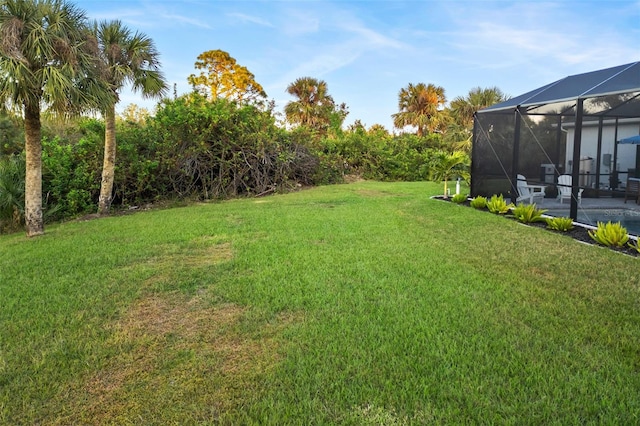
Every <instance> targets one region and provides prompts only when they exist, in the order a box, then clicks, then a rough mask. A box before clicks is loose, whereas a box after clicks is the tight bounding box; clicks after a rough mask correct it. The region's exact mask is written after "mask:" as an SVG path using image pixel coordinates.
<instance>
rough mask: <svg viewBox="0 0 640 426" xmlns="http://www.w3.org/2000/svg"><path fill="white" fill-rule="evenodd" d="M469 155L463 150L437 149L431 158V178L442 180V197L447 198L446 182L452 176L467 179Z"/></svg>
mask: <svg viewBox="0 0 640 426" xmlns="http://www.w3.org/2000/svg"><path fill="white" fill-rule="evenodd" d="M469 163H470V160H469V155H468V154H467V153H466V152H463V151H454V152H453V153H448V152H446V151H438V152H436V153H435V154H434V155H433V157H432V158H431V162H430V165H429V170H430V174H431V180H434V181H440V182H444V197H445V198H448V197H449V194H447V192H448V191H447V183H448V182H449V180H451V178H453V177H454V176H460V177H461V178H462V179H464V180H469Z"/></svg>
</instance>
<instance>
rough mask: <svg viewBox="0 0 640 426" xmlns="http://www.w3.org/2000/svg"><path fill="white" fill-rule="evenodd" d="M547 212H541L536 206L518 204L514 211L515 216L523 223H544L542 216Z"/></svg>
mask: <svg viewBox="0 0 640 426" xmlns="http://www.w3.org/2000/svg"><path fill="white" fill-rule="evenodd" d="M545 212H546V210H541V209H539V208H537V207H536V205H535V204H522V203H520V204H518V206H517V207H516V208H514V209H513V211H512V213H513V215H514V216H515V217H516V218H517V219H518V220H519V221H520V222H522V223H533V222H542V221H543V220H544V218H543V217H542V215H543V214H544V213H545Z"/></svg>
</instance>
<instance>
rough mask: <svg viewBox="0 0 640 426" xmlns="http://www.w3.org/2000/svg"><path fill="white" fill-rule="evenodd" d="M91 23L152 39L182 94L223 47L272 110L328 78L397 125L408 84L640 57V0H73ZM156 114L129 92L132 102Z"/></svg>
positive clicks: (529, 85) (456, 83)
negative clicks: (206, 56)
mask: <svg viewBox="0 0 640 426" xmlns="http://www.w3.org/2000/svg"><path fill="white" fill-rule="evenodd" d="M70 1H71V2H72V3H74V4H75V5H76V6H78V7H79V8H80V9H83V10H84V11H85V12H86V14H87V16H88V18H89V19H91V20H114V19H119V20H121V21H122V22H123V23H124V24H125V25H126V26H127V27H128V28H130V29H131V30H132V31H139V32H141V33H144V34H146V35H147V36H149V37H151V38H152V39H153V40H154V42H155V44H156V47H157V49H158V50H159V52H160V55H161V56H160V61H161V64H162V71H163V72H164V74H165V77H166V79H167V81H168V82H169V85H170V86H171V90H170V94H171V93H172V92H173V87H174V84H175V87H176V89H177V92H178V94H179V95H180V94H183V93H188V92H189V91H190V90H191V87H190V85H189V84H188V82H187V77H188V76H189V75H190V74H194V73H196V70H195V68H194V63H195V61H196V59H197V56H198V55H199V54H201V53H203V52H205V51H208V50H216V49H221V50H224V51H226V52H228V53H229V54H230V55H231V56H232V57H234V58H235V59H236V60H237V62H238V63H239V64H240V65H243V66H245V67H247V68H248V69H249V71H250V72H252V73H253V74H254V75H255V80H256V81H257V82H258V83H259V84H261V85H262V87H263V88H264V89H265V91H266V93H267V96H268V99H269V100H273V101H275V103H276V111H279V112H282V111H283V108H284V105H285V104H286V103H287V102H289V101H292V100H294V99H293V98H292V97H291V96H290V95H288V94H287V93H286V88H287V86H288V85H289V84H291V83H292V82H293V81H295V80H296V79H297V78H300V77H313V78H316V79H320V80H324V81H325V82H326V83H327V86H328V91H329V94H330V95H331V96H332V97H333V99H334V100H335V102H336V103H338V104H341V103H343V102H344V103H345V104H346V105H347V106H348V108H349V115H348V116H347V118H346V120H345V125H348V124H351V123H353V122H354V121H355V120H360V121H361V122H362V123H363V124H364V125H365V126H366V127H369V126H371V125H373V124H382V125H383V126H385V127H386V128H387V130H393V119H392V117H391V115H392V114H394V113H396V112H398V93H399V91H400V89H402V88H403V87H407V85H408V84H409V83H413V84H417V83H425V84H429V83H431V84H434V85H436V86H441V87H443V88H444V89H445V95H446V98H447V100H448V101H451V100H453V99H455V98H456V97H458V96H462V97H464V96H466V95H468V93H469V91H470V90H472V89H473V88H476V87H481V88H488V87H498V88H499V89H501V90H502V91H503V92H504V93H506V94H507V95H510V96H518V95H520V94H523V93H526V92H528V91H530V90H533V89H536V88H537V87H540V86H543V85H545V84H547V83H551V82H553V81H556V80H559V79H561V78H563V77H565V76H568V75H574V74H580V73H584V72H589V71H595V70H598V69H602V68H607V67H612V66H616V65H622V64H627V63H630V62H636V61H640V0H608V1H604V0H579V1H574V0H556V1H537V0H528V1H513V0H512V1H506V0H505V1H492V0H424V1H417V0H415V1H401V0H373V1H364V0H360V1H346V0H345V1H320V0H306V1H302V0H298V1H284V0H280V1H274V0H271V1H269V0H264V1H245V0H235V1H230V0H229V1H219V0H75V1H74V0H70ZM131 103H135V104H137V105H138V106H141V107H145V108H148V109H149V110H153V109H154V107H155V105H156V103H157V101H153V100H145V99H143V97H142V96H141V95H140V94H137V93H132V92H131V91H130V90H128V89H125V90H123V92H122V94H121V102H120V104H119V106H118V110H119V111H122V110H123V109H124V107H126V106H127V105H128V104H131Z"/></svg>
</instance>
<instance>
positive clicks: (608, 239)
mask: <svg viewBox="0 0 640 426" xmlns="http://www.w3.org/2000/svg"><path fill="white" fill-rule="evenodd" d="M589 236H590V237H591V238H593V239H594V240H595V241H596V242H597V243H599V244H602V245H604V246H607V247H622V246H624V245H625V244H626V243H627V241H629V234H628V233H627V229H626V228H625V227H624V226H622V225H621V224H620V222H615V223H612V222H607V223H604V222H598V228H597V229H596V230H595V231H589Z"/></svg>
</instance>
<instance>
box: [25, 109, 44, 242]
mask: <svg viewBox="0 0 640 426" xmlns="http://www.w3.org/2000/svg"><path fill="white" fill-rule="evenodd" d="M24 133H25V137H24V139H25V143H24V148H25V153H26V173H25V184H24V217H25V224H26V229H27V236H28V237H35V236H37V235H42V234H44V220H43V215H42V140H41V134H40V106H39V105H36V106H33V105H25V108H24Z"/></svg>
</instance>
